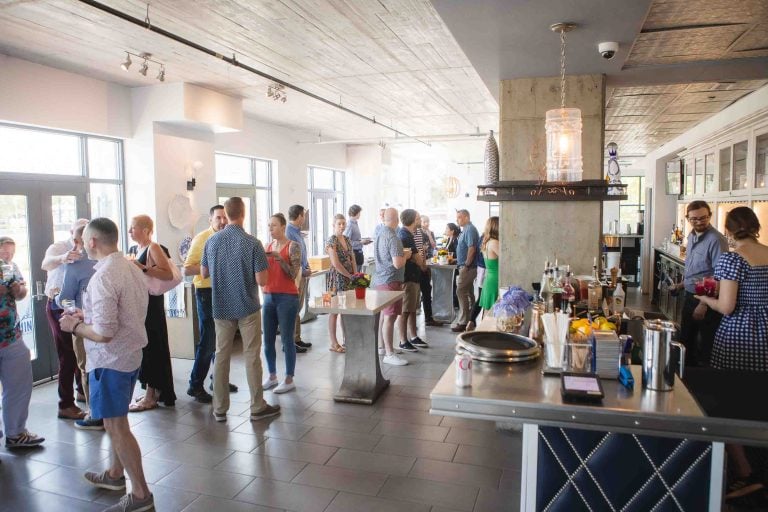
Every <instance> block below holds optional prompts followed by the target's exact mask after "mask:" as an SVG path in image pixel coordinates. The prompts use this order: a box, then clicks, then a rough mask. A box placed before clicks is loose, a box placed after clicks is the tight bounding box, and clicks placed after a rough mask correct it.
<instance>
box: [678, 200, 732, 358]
mask: <svg viewBox="0 0 768 512" xmlns="http://www.w3.org/2000/svg"><path fill="white" fill-rule="evenodd" d="M685 216H686V218H687V219H688V222H690V223H691V228H693V229H691V232H690V234H689V235H688V245H687V246H686V251H685V274H684V277H683V283H681V284H679V285H678V288H681V287H684V288H685V292H684V293H685V303H684V305H683V312H682V318H681V322H680V341H681V342H682V343H683V344H684V345H685V348H686V363H687V364H689V365H692V366H709V357H710V355H711V353H712V343H713V341H714V339H715V332H717V328H718V327H719V326H720V320H722V318H723V315H721V314H720V313H718V312H717V311H715V310H713V309H709V308H708V307H707V305H706V304H704V303H703V302H699V301H698V300H697V299H695V298H694V294H695V290H696V281H697V280H698V279H702V278H704V277H708V276H714V275H715V265H716V264H717V260H718V259H719V258H720V255H721V254H722V253H724V252H726V251H728V242H727V241H726V239H725V237H724V236H723V235H722V234H721V233H720V232H719V231H718V230H716V229H715V228H714V226H712V225H711V224H710V223H709V221H710V219H711V218H712V210H711V209H710V207H709V205H708V204H707V203H706V202H705V201H693V202H691V203H689V204H688V206H687V207H686V214H685Z"/></svg>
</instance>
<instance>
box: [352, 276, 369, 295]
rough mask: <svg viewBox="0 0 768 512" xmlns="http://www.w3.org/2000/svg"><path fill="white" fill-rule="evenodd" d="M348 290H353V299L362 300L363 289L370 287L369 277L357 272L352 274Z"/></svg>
mask: <svg viewBox="0 0 768 512" xmlns="http://www.w3.org/2000/svg"><path fill="white" fill-rule="evenodd" d="M349 286H350V288H354V289H355V298H356V299H364V298H365V289H366V288H368V287H369V286H371V276H369V275H366V274H363V273H362V272H358V273H356V274H352V280H351V281H350V282H349Z"/></svg>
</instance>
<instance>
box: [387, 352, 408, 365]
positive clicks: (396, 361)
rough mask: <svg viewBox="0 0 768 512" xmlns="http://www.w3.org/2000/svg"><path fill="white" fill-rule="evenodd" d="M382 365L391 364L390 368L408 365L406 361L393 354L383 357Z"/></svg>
mask: <svg viewBox="0 0 768 512" xmlns="http://www.w3.org/2000/svg"><path fill="white" fill-rule="evenodd" d="M382 362H383V363H384V364H391V365H392V366H405V365H407V364H408V361H406V360H405V359H403V358H402V357H400V356H398V355H397V354H395V353H392V354H389V355H387V356H384V359H383V360H382Z"/></svg>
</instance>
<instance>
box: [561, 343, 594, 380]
mask: <svg viewBox="0 0 768 512" xmlns="http://www.w3.org/2000/svg"><path fill="white" fill-rule="evenodd" d="M564 356H565V360H564V363H565V364H564V368H565V371H567V372H575V373H589V372H591V371H592V345H591V344H590V343H566V344H565V354H564Z"/></svg>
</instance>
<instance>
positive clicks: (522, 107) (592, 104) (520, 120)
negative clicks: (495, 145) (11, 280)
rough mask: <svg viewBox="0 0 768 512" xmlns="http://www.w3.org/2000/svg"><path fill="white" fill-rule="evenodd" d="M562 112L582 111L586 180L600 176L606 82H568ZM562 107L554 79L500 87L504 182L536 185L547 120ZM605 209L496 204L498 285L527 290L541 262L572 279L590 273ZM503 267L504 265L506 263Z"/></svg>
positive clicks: (569, 79) (579, 204) (574, 205)
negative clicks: (566, 267) (555, 263)
mask: <svg viewBox="0 0 768 512" xmlns="http://www.w3.org/2000/svg"><path fill="white" fill-rule="evenodd" d="M566 82H567V95H566V101H565V103H566V106H567V107H578V108H580V109H581V111H582V123H583V128H582V156H583V162H584V179H600V178H601V177H602V170H603V147H604V144H603V125H604V105H605V77H603V76H601V75H583V76H569V77H566ZM559 105H560V80H559V78H556V77H552V78H526V79H519V80H503V81H502V82H501V84H500V107H501V133H500V144H499V152H500V157H501V165H500V167H501V169H500V171H501V179H502V180H533V179H539V178H540V176H541V172H543V171H542V169H543V167H544V164H545V161H546V145H545V130H544V116H545V113H546V111H547V110H549V109H552V108H557V107H559ZM601 224H602V204H601V203H600V202H591V201H590V202H580V201H547V202H541V201H535V202H533V201H507V202H502V203H501V252H502V256H501V260H502V261H503V262H505V263H504V264H502V265H501V266H500V280H499V285H500V286H507V285H520V286H522V287H524V288H528V289H530V284H531V283H532V282H537V281H539V280H540V278H541V271H542V269H543V266H544V261H545V260H546V259H547V258H550V259H551V258H554V257H557V258H558V260H559V261H560V262H564V263H568V264H570V265H571V268H572V270H573V271H574V273H576V274H584V273H589V272H590V270H591V267H592V261H593V258H594V257H596V256H599V254H600V252H599V251H600V234H601V231H602V226H601ZM507 262H508V263H507Z"/></svg>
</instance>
